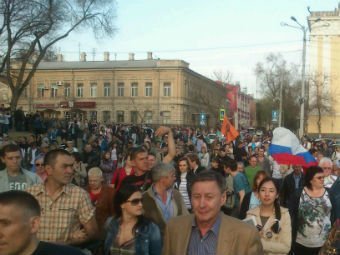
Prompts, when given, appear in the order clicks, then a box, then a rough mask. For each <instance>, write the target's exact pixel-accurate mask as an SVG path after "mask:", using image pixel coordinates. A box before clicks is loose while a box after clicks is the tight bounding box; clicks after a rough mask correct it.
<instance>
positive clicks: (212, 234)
mask: <svg viewBox="0 0 340 255" xmlns="http://www.w3.org/2000/svg"><path fill="white" fill-rule="evenodd" d="M220 225H221V215H219V216H218V217H217V219H216V221H215V223H214V225H213V226H212V227H211V229H210V230H209V231H208V232H207V233H206V234H205V235H204V236H201V232H200V229H199V228H198V226H196V221H195V220H193V222H192V231H191V236H190V241H189V246H188V253H187V254H188V255H215V254H216V248H217V240H218V232H219V229H220Z"/></svg>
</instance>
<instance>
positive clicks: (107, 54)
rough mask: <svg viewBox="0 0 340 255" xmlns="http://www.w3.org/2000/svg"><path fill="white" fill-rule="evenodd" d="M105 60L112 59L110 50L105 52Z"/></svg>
mask: <svg viewBox="0 0 340 255" xmlns="http://www.w3.org/2000/svg"><path fill="white" fill-rule="evenodd" d="M104 61H110V52H108V51H105V52H104Z"/></svg>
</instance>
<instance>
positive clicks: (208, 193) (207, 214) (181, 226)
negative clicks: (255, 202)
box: [163, 171, 263, 255]
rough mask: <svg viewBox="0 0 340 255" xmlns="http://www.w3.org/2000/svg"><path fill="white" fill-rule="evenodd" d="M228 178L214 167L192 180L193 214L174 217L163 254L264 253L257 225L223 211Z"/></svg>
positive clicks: (224, 254) (170, 223) (255, 254)
mask: <svg viewBox="0 0 340 255" xmlns="http://www.w3.org/2000/svg"><path fill="white" fill-rule="evenodd" d="M225 200H226V194H225V180H224V178H222V176H221V175H220V174H219V173H217V172H215V171H203V172H201V173H199V174H198V175H197V176H196V177H195V178H194V179H193V182H192V193H191V203H192V208H193V212H194V215H188V216H180V217H176V218H173V219H171V220H170V221H169V222H168V224H167V227H166V230H165V236H164V246H163V255H174V254H188V255H205V254H216V255H220V254H223V255H238V254H242V255H261V254H263V248H262V244H261V240H260V236H259V234H258V232H257V230H256V228H255V227H252V226H250V225H247V224H246V223H243V222H241V221H239V220H237V219H234V218H231V217H229V216H226V215H223V214H222V213H221V212H220V208H221V206H222V205H223V204H224V203H225Z"/></svg>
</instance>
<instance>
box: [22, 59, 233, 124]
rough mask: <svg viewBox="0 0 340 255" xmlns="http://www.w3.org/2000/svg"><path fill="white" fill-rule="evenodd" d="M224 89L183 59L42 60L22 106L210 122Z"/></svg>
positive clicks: (103, 117)
mask: <svg viewBox="0 0 340 255" xmlns="http://www.w3.org/2000/svg"><path fill="white" fill-rule="evenodd" d="M225 95H226V91H225V88H223V87H221V86H218V85H217V84H216V83H215V82H214V81H212V80H210V79H208V78H206V77H204V76H202V75H200V74H198V73H196V72H194V71H193V70H191V69H190V68H189V64H188V63H186V62H185V61H182V60H158V59H152V54H151V53H148V57H147V59H145V60H135V59H134V55H133V54H130V56H129V60H126V61H110V60H109V54H108V53H105V55H104V61H86V55H85V53H82V55H81V61H77V62H65V61H62V57H61V56H59V61H57V62H41V63H40V65H39V67H38V70H37V72H36V73H35V75H34V77H33V79H32V81H31V84H30V86H29V87H28V88H27V90H26V92H25V93H24V95H23V97H22V98H21V99H20V100H19V104H18V106H19V107H20V106H22V107H23V110H24V111H25V112H36V111H39V112H42V113H43V114H44V115H45V116H48V117H57V118H73V117H77V118H81V119H97V120H98V121H100V122H105V121H110V122H115V123H136V124H137V123H146V124H170V125H190V126H198V125H199V124H200V121H199V118H200V113H201V112H204V113H206V116H207V119H206V125H207V126H209V127H213V126H214V125H215V124H216V122H217V121H218V112H219V109H220V108H225V107H226V105H225V103H226V99H225Z"/></svg>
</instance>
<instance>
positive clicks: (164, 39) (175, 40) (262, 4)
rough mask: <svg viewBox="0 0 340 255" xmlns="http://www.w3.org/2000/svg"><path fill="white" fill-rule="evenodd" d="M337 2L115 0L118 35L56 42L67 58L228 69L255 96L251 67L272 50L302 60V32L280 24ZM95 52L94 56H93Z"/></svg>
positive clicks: (208, 73) (76, 35)
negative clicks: (107, 57)
mask: <svg viewBox="0 0 340 255" xmlns="http://www.w3.org/2000/svg"><path fill="white" fill-rule="evenodd" d="M338 2H339V1H338V0H286V1H278V0H209V1H207V0H171V1H170V0H118V1H117V11H116V27H117V33H116V35H115V36H114V37H113V38H105V39H101V40H99V41H98V40H95V39H94V37H93V35H92V34H91V33H89V32H85V31H83V32H82V33H81V32H78V33H74V34H71V35H70V36H69V37H68V38H67V39H65V40H63V41H62V42H60V43H58V44H57V45H56V46H57V50H59V51H60V52H61V53H63V54H64V56H65V57H64V58H65V60H66V61H71V60H78V59H79V57H78V56H79V54H78V52H79V45H80V51H85V52H86V53H87V60H89V61H91V60H93V59H94V60H103V52H104V51H109V52H110V53H111V59H112V60H113V59H115V58H116V59H117V60H126V59H128V53H129V52H135V53H136V54H135V58H136V59H145V58H146V52H147V51H152V52H153V56H154V57H155V58H160V59H182V60H184V61H186V62H189V64H190V68H191V69H193V70H194V71H196V72H199V73H201V74H203V75H205V76H207V77H209V78H212V74H213V72H214V71H215V70H222V71H226V70H228V71H230V72H231V73H232V74H233V81H235V82H236V81H238V82H240V84H241V87H243V88H244V87H246V88H247V89H248V92H249V93H252V94H254V95H256V96H259V93H260V92H259V89H258V88H257V87H256V78H255V75H254V67H255V64H256V63H257V62H260V61H264V58H265V56H267V55H268V54H269V53H270V52H275V53H279V52H280V53H281V54H282V55H283V56H284V58H285V59H286V60H287V61H288V62H294V63H296V64H301V54H302V32H301V31H300V30H298V29H293V28H289V27H283V26H280V23H281V22H286V23H290V24H293V23H292V21H291V20H290V17H291V16H295V17H296V18H297V19H298V20H299V22H300V23H302V24H304V25H306V26H307V20H306V19H307V16H308V14H309V13H308V11H307V6H310V9H311V10H312V11H321V10H327V11H331V10H334V8H336V7H337V6H338ZM94 52H95V54H93V53H94Z"/></svg>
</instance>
